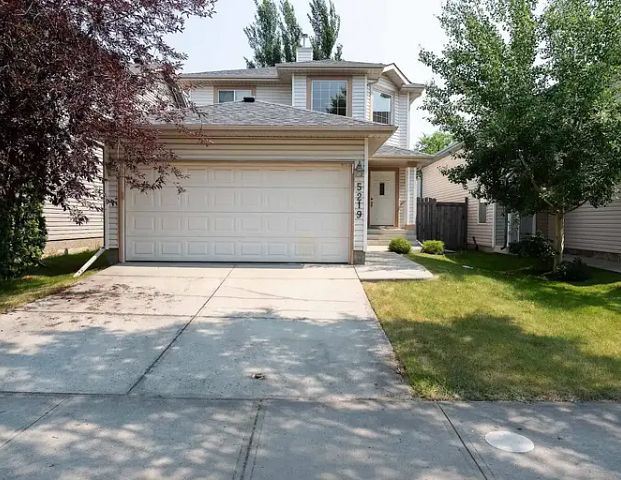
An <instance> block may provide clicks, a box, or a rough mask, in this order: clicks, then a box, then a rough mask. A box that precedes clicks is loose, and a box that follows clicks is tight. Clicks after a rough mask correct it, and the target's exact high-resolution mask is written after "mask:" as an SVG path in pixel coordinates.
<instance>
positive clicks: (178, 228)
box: [126, 212, 350, 238]
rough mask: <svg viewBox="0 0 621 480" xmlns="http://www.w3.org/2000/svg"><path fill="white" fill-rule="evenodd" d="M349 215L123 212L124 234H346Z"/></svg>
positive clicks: (171, 235) (345, 235)
mask: <svg viewBox="0 0 621 480" xmlns="http://www.w3.org/2000/svg"><path fill="white" fill-rule="evenodd" d="M349 218H350V217H349V214H332V213H330V214H324V215H321V216H320V215H317V214H308V213H299V214H295V215H293V214H292V215H288V216H286V217H285V216H283V215H282V214H280V213H273V214H264V213H261V214H257V213H255V214H247V213H246V214H233V213H231V214H228V215H224V214H197V213H194V214H176V213H172V212H165V213H163V214H160V215H158V214H145V213H129V212H128V214H127V220H126V222H127V232H126V234H127V236H128V237H135V236H145V235H148V236H161V235H166V236H169V237H173V236H197V235H209V236H214V237H218V236H231V235H233V236H235V235H244V236H248V235H257V236H261V237H278V236H298V237H300V236H301V237H309V238H315V237H317V238H321V237H324V238H325V237H339V238H343V237H348V236H349Z"/></svg>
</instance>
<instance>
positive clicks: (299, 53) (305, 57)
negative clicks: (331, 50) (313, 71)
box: [295, 33, 313, 62]
mask: <svg viewBox="0 0 621 480" xmlns="http://www.w3.org/2000/svg"><path fill="white" fill-rule="evenodd" d="M307 41H308V35H306V34H305V33H303V34H302V45H298V48H297V50H296V52H295V61H296V62H312V61H313V47H307V46H306V42H307Z"/></svg>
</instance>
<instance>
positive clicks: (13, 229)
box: [0, 197, 47, 279]
mask: <svg viewBox="0 0 621 480" xmlns="http://www.w3.org/2000/svg"><path fill="white" fill-rule="evenodd" d="M46 239H47V231H46V228H45V218H44V217H43V204H42V203H41V202H38V201H33V200H30V199H28V198H27V197H19V198H17V199H15V201H13V202H6V201H3V202H0V279H6V278H16V277H19V276H21V275H23V274H24V273H26V271H28V270H29V269H30V268H32V267H34V266H36V265H38V264H39V261H40V260H41V257H42V256H43V249H44V248H45V241H46Z"/></svg>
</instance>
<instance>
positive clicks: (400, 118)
mask: <svg viewBox="0 0 621 480" xmlns="http://www.w3.org/2000/svg"><path fill="white" fill-rule="evenodd" d="M396 98H397V109H396V111H395V125H396V126H397V127H398V128H397V131H396V132H395V133H394V134H393V137H394V138H395V140H396V142H397V143H396V145H397V146H399V147H402V148H408V147H409V143H408V130H409V129H408V124H409V123H408V118H409V116H410V100H409V95H407V94H405V95H403V94H402V95H398V96H397V97H396Z"/></svg>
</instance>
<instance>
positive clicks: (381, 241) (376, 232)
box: [367, 227, 416, 246]
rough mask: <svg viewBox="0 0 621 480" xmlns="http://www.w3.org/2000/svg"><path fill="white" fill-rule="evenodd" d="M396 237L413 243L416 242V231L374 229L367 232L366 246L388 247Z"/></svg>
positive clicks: (385, 228) (387, 228) (388, 228)
mask: <svg viewBox="0 0 621 480" xmlns="http://www.w3.org/2000/svg"><path fill="white" fill-rule="evenodd" d="M397 237H405V238H407V239H408V240H410V241H411V242H413V243H414V242H416V231H415V230H406V229H403V228H390V227H374V228H369V229H368V230H367V244H368V245H373V246H383V245H388V244H389V243H390V241H391V240H392V239H393V238H397Z"/></svg>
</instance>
